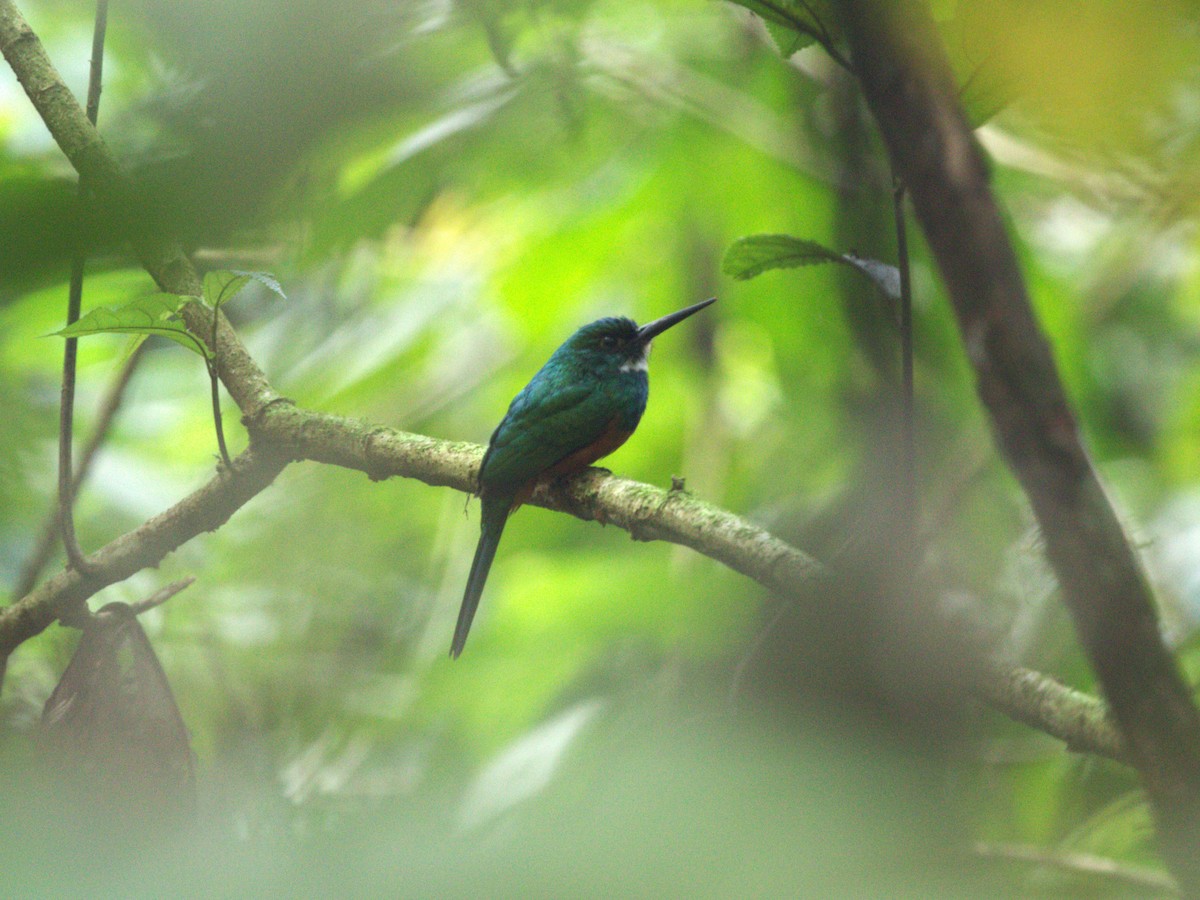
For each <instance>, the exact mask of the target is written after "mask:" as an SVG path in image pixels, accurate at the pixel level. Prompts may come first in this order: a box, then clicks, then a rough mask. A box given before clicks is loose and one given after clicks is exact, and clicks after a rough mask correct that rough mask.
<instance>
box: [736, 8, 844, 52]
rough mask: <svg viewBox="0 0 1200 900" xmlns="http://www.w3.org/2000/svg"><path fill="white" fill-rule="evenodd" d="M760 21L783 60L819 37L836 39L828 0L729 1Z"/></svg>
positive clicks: (831, 40)
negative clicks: (765, 27) (752, 14)
mask: <svg viewBox="0 0 1200 900" xmlns="http://www.w3.org/2000/svg"><path fill="white" fill-rule="evenodd" d="M730 2H732V3H735V4H737V5H738V6H743V7H745V8H746V9H748V10H750V11H751V12H752V13H754V14H755V15H757V16H758V17H759V18H761V19H762V20H763V22H764V23H765V24H766V26H767V31H769V32H770V33H771V37H772V38H773V39H774V41H775V44H776V46H778V47H779V53H780V55H781V56H783V57H784V58H785V59H786V58H788V57H789V56H791V55H792V54H793V53H795V52H796V51H797V50H803V49H804V48H805V47H807V46H808V45H809V44H812V43H814V42H815V41H817V40H818V39H820V40H821V41H822V42H825V41H829V42H830V43H832V42H833V41H835V40H836V39H837V34H836V32H835V30H834V28H835V26H834V18H833V15H832V12H831V10H830V9H829V4H828V2H827V0H730Z"/></svg>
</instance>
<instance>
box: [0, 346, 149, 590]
mask: <svg viewBox="0 0 1200 900" xmlns="http://www.w3.org/2000/svg"><path fill="white" fill-rule="evenodd" d="M145 348H146V343H145V342H144V341H143V342H141V343H139V344H138V345H137V347H135V348H134V351H133V353H131V354H130V355H129V358H128V359H127V360H125V365H123V366H122V367H121V370H120V371H119V372H118V373H117V377H116V378H114V379H113V381H112V383H111V384H110V385H109V386H108V390H107V391H105V393H104V399H103V400H102V401H101V402H100V409H99V411H98V412H97V414H96V423H95V426H94V427H93V430H92V435H91V437H90V438H88V442H87V445H86V446H85V447H84V448H83V453H81V454H80V456H79V465H78V467H76V469H75V477H74V478H73V479H72V482H71V489H72V493H73V494H78V493H79V487H80V485H82V484H83V482H84V480H85V479H86V478H87V476H88V473H89V472H90V471H91V468H92V462H93V461H94V460H95V458H96V454H97V452H98V451H99V450H100V447H101V445H103V443H104V441H105V440H107V439H108V435H109V431H110V430H111V428H112V424H113V421H114V420H115V419H116V415H117V410H118V409H120V407H121V401H122V400H124V398H125V389H126V388H128V387H129V382H130V381H131V380H132V378H133V373H134V371H135V370H136V369H137V367H138V364H139V363H140V362H141V361H142V359H143V357H144V356H145ZM58 533H59V525H58V504H57V503H55V504H54V506H53V508H52V509H51V510H50V512H49V514H48V515H47V516H46V520H45V522H43V523H42V528H41V531H40V532H39V533H38V540H37V543H36V544H34V549H33V552H32V553H31V554H30V555H29V559H28V560H26V562H25V566H24V567H23V568H22V569H21V574H20V577H18V578H17V586H16V587H15V588H14V589H13V593H12V597H13V601H14V602H15V601H17V600H19V599H21V598H22V597H24V596H25V595H26V594H28V593H29V592H30V591H31V590H33V588H34V586H35V585H36V584H37V580H38V578H40V577H41V574H42V572H43V570H45V568H46V564H47V563H49V562H50V557H51V556H52V555H53V553H54V545H55V544H54V542H55V539H56V538H57V537H58Z"/></svg>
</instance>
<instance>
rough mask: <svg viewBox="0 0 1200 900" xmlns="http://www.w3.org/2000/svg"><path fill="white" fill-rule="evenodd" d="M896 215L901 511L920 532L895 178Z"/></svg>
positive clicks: (903, 248) (904, 231) (904, 256)
mask: <svg viewBox="0 0 1200 900" xmlns="http://www.w3.org/2000/svg"><path fill="white" fill-rule="evenodd" d="M892 183H893V188H892V211H893V214H894V216H895V219H896V265H897V266H898V268H899V269H900V372H901V375H900V455H901V476H900V490H901V509H902V510H903V514H904V516H905V517H906V519H907V521H909V522H911V523H912V525H913V529H914V534H915V531H916V526H917V522H918V518H917V449H916V422H915V409H914V403H913V320H912V275H911V273H910V271H909V262H908V225H907V222H906V219H905V216H904V193H905V192H904V182H903V181H901V180H900V178H899V177H897V176H895V175H893V181H892Z"/></svg>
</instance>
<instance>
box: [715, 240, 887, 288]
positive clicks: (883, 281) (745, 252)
mask: <svg viewBox="0 0 1200 900" xmlns="http://www.w3.org/2000/svg"><path fill="white" fill-rule="evenodd" d="M829 262H832V263H841V264H842V265H844V266H849V267H850V268H852V269H854V270H856V271H858V272H861V273H862V274H863V275H866V276H867V277H868V278H869V279H871V281H872V283H873V284H874V285H875V286H876V287H877V288H878V289H879V290H880V291H881V292H882V293H883V294H884V296H886V297H888V298H889V299H892V300H896V299H899V297H900V272H899V270H898V269H897V268H896V267H895V266H893V265H891V264H889V263H885V262H881V261H880V260H877V259H866V258H863V257H860V256H856V255H855V254H853V253H838V252H837V251H836V250H830V249H829V248H828V247H826V246H824V245H823V244H818V243H817V242H816V241H808V240H804V239H803V238H797V237H792V236H791V235H788V234H754V235H750V236H749V237H744V238H740V239H739V240H736V241H734V242H733V244H732V245H731V246H730V248H729V250H728V251H727V252H726V253H725V261H724V262H723V263H722V265H721V269H722V271H723V272H724V273H725V274H726V275H731V276H732V277H734V278H736V279H737V280H738V281H747V280H749V279H751V278H755V277H757V276H759V275H761V274H762V273H763V272H768V271H770V270H771V269H795V268H798V267H799V266H815V265H820V264H821V263H829Z"/></svg>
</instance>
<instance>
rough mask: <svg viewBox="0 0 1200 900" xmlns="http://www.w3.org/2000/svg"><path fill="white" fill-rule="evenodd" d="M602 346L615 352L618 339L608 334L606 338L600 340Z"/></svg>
mask: <svg viewBox="0 0 1200 900" xmlns="http://www.w3.org/2000/svg"><path fill="white" fill-rule="evenodd" d="M600 346H601V347H603V348H604V349H605V350H615V349H617V339H616V338H615V337H613V336H612V335H611V334H606V335H605V336H604V337H602V338H600Z"/></svg>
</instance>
